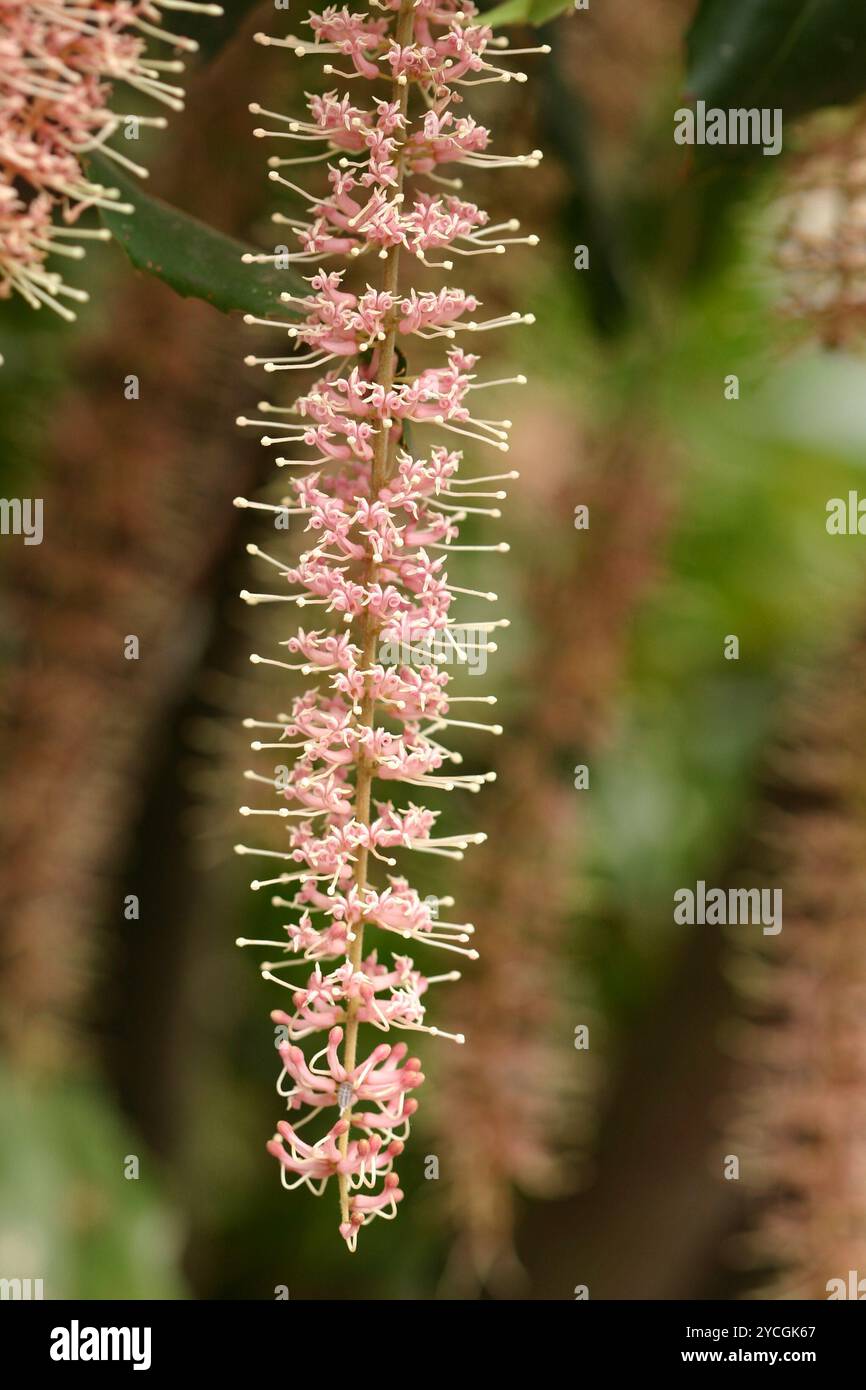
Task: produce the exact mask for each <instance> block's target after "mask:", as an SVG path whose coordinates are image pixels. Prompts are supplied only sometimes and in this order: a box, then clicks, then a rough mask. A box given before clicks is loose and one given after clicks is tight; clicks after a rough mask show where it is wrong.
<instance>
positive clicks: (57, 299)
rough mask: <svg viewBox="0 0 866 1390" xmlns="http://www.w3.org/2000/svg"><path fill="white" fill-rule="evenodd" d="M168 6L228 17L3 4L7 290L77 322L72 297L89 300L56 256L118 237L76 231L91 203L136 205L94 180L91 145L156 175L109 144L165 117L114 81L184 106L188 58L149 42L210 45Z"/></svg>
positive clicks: (0, 198)
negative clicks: (169, 56) (177, 76)
mask: <svg viewBox="0 0 866 1390" xmlns="http://www.w3.org/2000/svg"><path fill="white" fill-rule="evenodd" d="M162 9H166V10H187V11H193V12H199V13H201V14H221V13H222V10H221V8H220V6H219V5H214V4H200V3H197V2H196V0H0V298H8V297H9V295H10V294H12V292H13V291H17V292H18V293H19V294H21V295H22V296H23V298H24V299H26V300H27V302H28V303H29V304H30V305H31V306H32V307H33V308H34V309H38V308H40V307H41V306H42V305H43V304H46V305H48V306H49V307H50V308H52V309H54V310H55V311H56V312H57V313H58V314H60V315H61V316H62V317H63V318H66V319H73V318H74V317H75V315H74V313H73V312H72V310H71V309H70V308H69V306H68V304H67V303H66V302H65V301H67V300H73V301H76V300H84V299H86V297H87V296H86V295H85V294H84V293H83V292H82V291H81V290H76V289H72V288H70V287H69V286H68V285H65V284H64V283H63V277H62V276H61V275H60V273H59V272H57V271H54V270H48V269H46V265H45V262H46V259H47V257H48V256H49V255H50V254H54V255H58V256H65V257H66V258H67V259H69V258H71V259H73V260H78V259H80V258H81V257H82V256H83V255H84V248H83V247H82V246H81V244H80V243H81V242H82V241H85V240H87V239H88V238H91V239H94V238H95V239H99V240H105V239H106V238H107V237H108V236H109V233H108V232H107V231H104V230H102V229H95V230H85V229H83V228H81V227H79V226H75V229H74V230H73V228H72V224H76V223H77V222H78V220H79V218H80V216H81V214H82V212H84V211H85V209H87V208H91V207H103V208H110V209H114V211H131V209H130V208H129V207H128V206H125V205H124V204H122V203H121V202H120V201H119V197H120V195H119V194H118V191H117V189H114V188H107V187H105V186H103V185H102V184H99V183H95V182H93V181H92V180H91V179H90V178H88V176H87V174H86V173H85V171H84V167H83V164H82V160H83V159H84V157H85V156H86V155H87V154H88V152H90V151H93V150H97V149H99V150H102V151H103V153H104V154H106V155H107V156H109V157H110V158H111V159H113V160H114V161H115V162H116V163H117V164H120V165H122V166H124V167H125V168H127V169H131V170H132V171H133V172H134V173H137V174H141V175H145V174H146V173H147V170H146V169H142V168H141V167H140V166H139V165H138V164H136V163H135V162H134V161H133V160H131V159H129V158H128V157H127V156H126V155H124V154H121V153H120V152H119V151H117V150H114V149H112V148H111V147H110V146H109V145H107V144H106V141H107V140H108V139H109V138H110V137H111V136H112V135H114V134H115V132H116V131H117V130H118V128H119V127H120V126H122V125H125V126H127V127H129V128H130V129H133V128H134V129H136V132H137V126H139V125H151V126H163V125H165V120H164V118H162V117H160V116H131V115H128V114H119V113H117V112H115V111H113V110H111V109H110V108H109V105H108V102H109V100H110V98H111V95H112V90H113V87H114V86H115V85H116V84H117V83H121V84H123V85H125V86H127V87H131V88H133V89H134V90H135V91H136V92H140V93H142V94H143V95H144V96H146V97H150V98H153V99H155V100H157V101H160V102H162V103H163V104H164V105H166V106H169V107H171V108H172V109H173V110H180V109H181V108H182V106H183V102H182V100H181V98H182V96H183V92H182V90H181V88H180V87H177V86H175V85H173V84H172V83H170V82H167V81H166V80H165V78H164V76H163V74H164V73H165V72H166V71H167V72H169V73H172V72H174V71H179V70H181V69H182V67H183V64H182V63H180V62H178V61H176V60H169V61H164V60H163V61H160V62H155V61H154V60H153V59H151V58H149V57H148V56H147V54H146V52H145V48H146V45H147V42H148V40H149V39H154V38H155V39H160V40H162V41H163V42H165V43H167V44H169V45H171V46H172V47H173V48H177V49H186V50H194V49H195V48H197V47H198V45H197V44H196V43H195V42H194V41H193V40H192V39H187V38H185V37H183V36H182V35H179V34H172V33H169V32H168V31H166V30H165V29H163V27H162V15H161V10H162ZM131 122H132V123H137V124H136V125H134V126H132V125H130V123H131ZM57 212H60V214H61V216H62V221H63V223H64V224H65V225H62V226H61V225H58V224H57V223H56V221H55V217H54V215H55V213H57ZM69 238H72V240H69Z"/></svg>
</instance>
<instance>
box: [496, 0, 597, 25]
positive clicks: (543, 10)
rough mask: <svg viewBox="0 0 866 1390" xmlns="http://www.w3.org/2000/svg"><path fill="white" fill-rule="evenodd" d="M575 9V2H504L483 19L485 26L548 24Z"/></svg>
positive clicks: (524, 0)
mask: <svg viewBox="0 0 866 1390" xmlns="http://www.w3.org/2000/svg"><path fill="white" fill-rule="evenodd" d="M573 8H574V0H502V4H501V5H494V7H493V9H492V10H487V11H486V12H485V13H484V14H483V15H482V16H481V18H482V19H483V21H484V23H485V24H492V25H494V26H496V25H499V24H534V25H535V26H536V27H537V26H538V25H540V24H547V22H548V20H551V19H555V18H556V16H557V15H558V14H563V13H564V12H565V11H566V10H571V9H573Z"/></svg>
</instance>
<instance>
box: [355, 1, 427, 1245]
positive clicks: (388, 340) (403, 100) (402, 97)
mask: <svg viewBox="0 0 866 1390" xmlns="http://www.w3.org/2000/svg"><path fill="white" fill-rule="evenodd" d="M414 18H415V12H414V8H413V6H412V4H411V3H410V2H409V0H404V4H403V6H402V8H401V10H400V14H399V17H398V20H397V29H396V42H397V43H398V44H400V45H401V47H402V46H403V45H405V44H407V43H410V42H411V39H412V31H413V28H414ZM393 100H394V101H397V102H399V104H400V114H401V116H402V117H403V119H404V121H405V118H406V113H407V111H408V107H409V84H408V82H406V83H398V82H397V81H396V80H395V81H394V84H393ZM403 135H404V139H405V129H404V132H403ZM397 164H398V171H399V172H398V177H397V187H396V190H395V191H396V193H398V194H399V193H401V192H402V190H403V181H404V174H405V165H404V161H403V159H402V158H401V156H400V152H398V154H397ZM399 274H400V247H399V246H392V247H391V248H390V250H389V251H388V255H387V259H386V261H385V268H384V272H383V275H382V290H383V292H384V293H385V294H390V295H392V296H396V293H397V285H398V281H399ZM396 343H397V312H396V309H395V310H392V312H391V314H390V315H389V318H388V326H387V328H386V330H385V341H384V343H383V344H382V347H381V352H380V357H379V368H378V371H377V373H376V378H375V380H376V382H377V384H378V385H379V386H382V387H383V388H384V391H385V395H386V396H387V394H388V393H389V392H390V390H391V388H392V386H393V385H394V375H395V371H394V368H395V360H396ZM390 435H391V431H390V429H389V428H388V427H387V426H386V425H385V424H384V423H383V424H382V427H381V429H380V430H379V433H378V435H377V436H376V445H375V451H374V456H373V466H372V470H371V483H370V489H371V493H372V495H373V497H375V496H376V495H377V494H378V492H379V489H380V488H381V487H382V486H383V485H384V483H385V481H386V478H387V473H388V456H389V449H388V445H389V440H390ZM377 570H378V565H377V564H376V561H375V558H374V556H373V553H372V549H371V552H370V555H369V558H368V561H367V566H366V577H365V580H364V583H365V585H369V584H371V583H373V582H374V581H375V578H376V573H377ZM360 629H361V632H360V636H361V648H362V651H363V658H362V669H363V670H365V671H369V669H370V667H371V665H372V663H373V658H374V656H375V652H376V638H377V636H378V631H379V625H378V623H377V622H376V619H375V618H374V617H373V615H372V614H371V613H370V612H369V611H368V612H366V613H365V614H364V617H363V619H362V620H361V624H360ZM374 713H375V701H374V699H373V694H372V680H371V677H370V676H365V678H364V697H363V699H362V701H361V714H360V716H359V724H360V726H361V728H363V729H372V727H373V717H374ZM373 771H374V769H373V764H372V761H371V759H370V758H369V756H368V755H367V754H366V753H365V752H364V751H362V752H361V754H360V756H359V759H358V773H357V780H356V783H355V811H354V817H355V820H356V821H357V823H358V825H363V826H366V827H368V828H369V825H370V799H371V792H372V786H373ZM368 860H369V852H368V849H367V846H366V845H359V847H358V859H357V864H356V868H355V885H356V887H357V889H358V892H359V894H360V895H361V896H363V893H364V889H365V888H366V886H367V867H368ZM363 953H364V924H363V921H361V922H360V923H359V924H358V928H357V931H356V932H355V939H354V941H353V942H352V944H351V949H350V951H349V960H350V961H351V963H352V967H353V969H355V970H357V969H359V967H360V965H361V961H362V959H363ZM357 1052H358V1001H357V1000H356V999H352V1000H350V1001H349V1003H348V1005H347V1008H346V1051H345V1057H344V1066H345V1068H346V1071H347V1072H351V1071H352V1070H353V1069H354V1067H355V1061H356V1057H357ZM345 1118H346V1119H347V1120H348V1121H349V1124H348V1125H347V1127H346V1131H345V1133H344V1134H343V1135H341V1137H340V1153H341V1154H342V1156H343V1158H345V1156H346V1153H347V1151H348V1147H349V1133H350V1130H351V1122H352V1111H351V1109H350V1110H349V1111H348V1112H347V1114H346V1117H345ZM339 1191H340V1212H341V1218H342V1220H343V1221H344V1222H345V1221H348V1219H349V1185H348V1180H347V1179H346V1177H345V1176H343V1175H341V1176H340V1179H339Z"/></svg>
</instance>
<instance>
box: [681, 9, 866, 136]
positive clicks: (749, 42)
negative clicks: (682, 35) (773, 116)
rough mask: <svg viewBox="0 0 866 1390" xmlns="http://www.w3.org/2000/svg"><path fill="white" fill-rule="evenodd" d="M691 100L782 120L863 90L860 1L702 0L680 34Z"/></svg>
mask: <svg viewBox="0 0 866 1390" xmlns="http://www.w3.org/2000/svg"><path fill="white" fill-rule="evenodd" d="M686 49H687V55H688V63H687V69H688V71H687V91H688V97H689V100H697V99H701V100H703V101H706V102H707V104H708V105H712V106H721V107H736V106H760V107H781V108H782V110H783V112H784V115H785V116H786V117H788V118H792V117H794V116H799V115H803V114H804V113H806V112H808V111H813V110H815V109H817V108H818V107H821V106H832V105H843V104H847V103H848V102H849V101H853V100H854V98H855V97H857V96H859V95H860V94H861V93H862V92H863V91H866V5H864V4H863V0H701V4H700V7H699V9H698V12H697V14H696V16H695V19H694V22H693V24H692V26H691V29H690V30H689V33H688V35H687V39H686Z"/></svg>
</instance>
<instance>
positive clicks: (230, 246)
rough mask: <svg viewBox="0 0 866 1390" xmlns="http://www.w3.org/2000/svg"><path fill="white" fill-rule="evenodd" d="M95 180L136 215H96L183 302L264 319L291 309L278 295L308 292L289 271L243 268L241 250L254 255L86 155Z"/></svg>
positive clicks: (108, 164) (136, 260)
mask: <svg viewBox="0 0 866 1390" xmlns="http://www.w3.org/2000/svg"><path fill="white" fill-rule="evenodd" d="M88 160H89V164H90V168H91V172H92V174H93V177H94V178H95V179H96V180H97V181H99V182H100V183H103V184H107V185H110V186H111V187H113V188H117V189H119V190H120V193H121V195H122V197H123V200H124V201H125V202H128V203H131V204H132V206H133V207H134V208H135V211H134V212H131V213H121V212H106V211H104V210H100V217H101V219H102V221H103V223H104V225H105V226H106V227H107V228H108V229H109V231H110V232H111V234H112V236H113V237H114V238H115V240H117V241H118V242H119V243H120V245H121V246H122V247H123V249H124V250H125V252H126V254H127V255H128V256H129V259H130V260H131V261H132V264H133V265H134V266H135V267H136V268H137V269H138V270H144V271H147V273H148V274H149V275H156V276H157V277H158V278H159V279H160V280H164V281H165V283H166V284H167V285H170V286H171V288H172V289H173V290H175V291H176V292H177V293H178V294H180V295H183V296H184V297H186V298H194V299H202V300H204V302H205V303H206V304H212V305H213V307H214V308H215V309H219V310H221V311H222V313H224V314H228V313H231V312H232V311H233V310H239V311H242V312H243V313H247V314H256V315H257V316H258V317H259V318H267V317H268V316H269V315H272V314H273V313H274V312H275V311H279V313H280V315H281V316H284V315H285V314H287V313H292V312H293V311H292V310H291V309H290V308H289V307H288V306H287V305H285V304H281V303H280V292H281V291H282V290H289V291H290V292H291V293H292V294H306V293H308V292H309V289H308V286H307V284H306V283H305V281H303V280H302V279H301V277H300V276H299V275H297V274H296V273H295V272H294V271H292V270H277V269H276V268H275V267H274V266H270V265H245V264H244V263H243V261H242V260H241V257H242V256H243V254H244V252H246V251H254V250H255V247H251V246H247V245H245V243H244V242H242V241H236V240H235V239H234V238H233V237H228V236H224V235H223V233H222V232H217V231H215V230H214V229H213V227H208V226H207V225H206V224H205V223H204V222H199V220H198V219H197V218H195V217H190V216H189V215H188V214H187V213H185V212H181V211H180V210H179V209H178V208H173V207H171V206H170V205H169V204H168V203H164V202H163V201H162V200H161V199H160V198H154V197H152V196H151V195H150V194H148V193H144V192H143V191H142V188H141V185H140V184H139V183H138V182H137V180H135V179H132V178H130V177H128V176H127V175H126V174H124V173H123V172H122V171H121V170H119V169H118V168H117V166H116V165H115V164H113V163H112V161H111V160H109V159H108V158H107V157H106V156H105V155H96V154H94V155H90V156H89V157H88Z"/></svg>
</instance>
